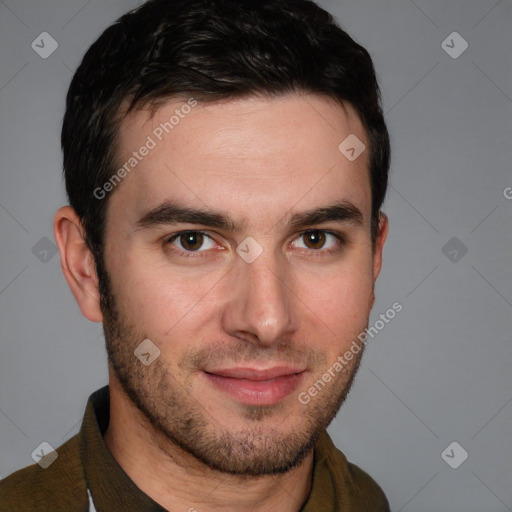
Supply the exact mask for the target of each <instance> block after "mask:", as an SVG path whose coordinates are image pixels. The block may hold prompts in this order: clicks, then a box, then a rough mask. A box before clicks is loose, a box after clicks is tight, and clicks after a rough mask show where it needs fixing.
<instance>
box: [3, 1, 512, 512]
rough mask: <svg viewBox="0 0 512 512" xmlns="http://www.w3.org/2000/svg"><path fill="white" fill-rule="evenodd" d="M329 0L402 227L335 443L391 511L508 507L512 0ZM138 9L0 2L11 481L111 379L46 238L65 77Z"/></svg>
mask: <svg viewBox="0 0 512 512" xmlns="http://www.w3.org/2000/svg"><path fill="white" fill-rule="evenodd" d="M321 3H322V5H323V6H324V7H326V8H327V9H329V10H330V11H331V12H332V13H333V14H335V16H336V17H337V18H338V20H339V21H340V23H341V24H342V26H343V27H344V28H345V29H346V30H347V31H348V32H349V33H350V34H351V35H353V36H354V37H355V38H356V40H358V41H359V42H360V43H361V44H363V45H364V46H365V47H367V48H368V50H369V51H370V53H371V54H372V56H373V58H374V61H375V65H376V68H377V72H378V75H379V78H380V83H381V86H382V92H383V98H384V107H385V111H386V112H387V122H388V126H389V129H390V132H391V136H392V143H393V150H394V152H393V163H392V174H391V187H390V190H389V195H388V198H387V201H386V203H385V208H384V210H385V211H386V212H387V214H388V215H389V218H390V221H391V230H390V235H389V239H388V242H387V247H386V248H385V251H384V268H383V270H382V274H381V276H380V278H379V281H378V286H377V297H378V298H377V301H376V304H375V307H374V311H373V314H372V316H371V318H370V324H373V323H374V322H375V321H376V320H377V319H378V316H379V314H380V313H384V312H385V311H386V309H387V308H388V307H390V306H391V304H392V303H393V302H395V301H398V302H400V303H401V304H403V307H404V309H403V311H402V312H401V313H399V314H398V315H397V316H396V317H395V319H393V320H392V321H391V322H390V323H389V324H387V325H386V326H385V328H384V329H382V330H381V332H380V333H379V335H378V336H376V337H375V339H373V340H371V342H370V343H369V345H368V351H367V353H366V356H365V359H364V362H363V365H362V367H361V370H360V373H359V375H358V377H357V379H356V382H355V386H354V388H353V390H352V391H351V394H350V396H349V398H348V400H347V402H346V404H345V405H344V406H343V408H342V409H341V412H340V414H339V415H338V417H337V418H336V420H335V421H334V422H333V423H332V425H331V426H330V428H329V432H330V434H331V435H332V437H333V438H334V441H335V442H336V444H337V445H338V446H339V447H340V448H341V449H342V450H343V451H344V452H345V453H346V455H347V456H348V458H349V459H351V460H352V461H354V462H356V463H357V464H358V465H360V466H361V467H363V468H364V469H365V470H367V471H368V472H369V473H370V474H371V475H372V476H373V477H374V478H375V479H376V480H377V481H378V482H379V483H380V484H381V485H382V487H383V488H384V490H385V492H386V493H387V495H388V497H389V500H390V503H391V506H392V509H393V510H394V511H401V510H403V511H404V512H407V511H411V512H412V511H417V512H435V511H439V512H441V511H443V512H446V511H450V512H453V511H464V512H498V511H505V510H512V508H511V507H512V435H511V434H512V403H511V402H512V385H511V384H512V372H511V363H512V343H511V341H512V340H511V332H512V329H511V327H512V325H511V318H512V315H511V313H512V265H511V263H512V262H511V255H512V247H511V246H512V237H511V231H512V230H511V225H512V224H511V220H512V200H511V199H507V197H506V195H509V197H510V196H512V189H509V188H507V187H512V173H511V170H510V162H511V156H512V155H511V144H510V136H511V133H512V99H511V98H512V87H511V84H512V81H511V78H512V76H511V75H512V66H511V57H510V55H511V51H512V45H511V39H512V35H511V34H512V31H511V30H510V26H511V21H512V3H511V1H510V0H501V1H496V0H472V1H468V0H458V1H455V0H454V1H440V0H429V1H427V0H414V1H412V0H389V1H386V2H384V1H382V0H380V1H379V0H365V1H356V0H350V1H340V0H337V1H327V0H326V1H323V2H321ZM136 5H138V2H136V1H135V0H132V1H128V0H108V1H100V0H93V1H89V2H87V1H84V0H67V1H66V2H64V1H63V0H44V1H43V0H37V1H36V0H1V1H0V28H1V30H0V34H1V35H0V69H1V76H0V116H1V126H0V133H1V145H0V155H1V157H0V173H1V188H0V230H1V240H2V245H1V267H0V308H1V310H0V311H1V313H0V314H1V327H2V329H1V340H2V341H1V345H0V351H1V352H0V433H1V434H0V454H1V456H0V477H5V476H6V475H7V474H9V473H11V472H12V471H14V470H15V469H17V468H19V467H22V466H25V465H28V464H31V463H32V462H33V461H32V459H31V453H32V451H33V450H34V449H35V448H36V447H37V446H38V445H39V444H40V443H41V442H42V441H47V442H49V443H50V444H51V445H52V446H54V447H58V446H59V445H60V444H62V443H63V442H64V441H66V440H67V439H69V438H70V437H71V436H72V435H74V434H75V433H76V432H77V431H78V429H79V424H80V421H81V418H82V414H83V410H84V406H85V402H86V399H87V397H88V396H89V394H90V393H91V392H92V391H93V390H95V389H97V388H99V387H100V386H102V385H104V384H105V383H106V382H107V371H106V356H105V352H104V347H103V336H102V331H101V326H100V325H97V324H92V323H90V322H88V321H87V320H86V319H84V318H83V317H82V316H81V314H80V312H79V309H78V307H77V306H76V304H75V301H74V299H73V297H72V295H71V292H70V291H69V289H68V287H67V284H66V282H65V280H64V278H63V276H62V274H61V270H60V263H59V257H58V255H56V254H53V252H52V249H54V248H55V246H54V245H53V242H52V243H50V242H49V240H51V241H53V240H54V238H53V232H52V218H53V214H54V212H55V210H56V209H57V208H58V207H59V206H60V205H62V204H64V203H65V195H64V188H63V183H62V180H61V165H62V164H61V154H60V146H59V132H60V125H61V120H62V115H63V111H64V110H63V109H64V98H65V94H66V91H67V87H68V85H69V81H70V79H71V76H72V73H73V71H74V70H75V68H76V67H77V65H78V63H79V61H80V59H81V57H82V55H83V52H84V51H85V49H86V48H87V47H88V46H89V45H90V44H91V43H92V42H93V41H94V40H95V39H96V38H97V37H98V35H99V34H100V33H101V31H102V30H103V29H104V28H105V27H106V26H107V25H109V24H110V23H111V22H113V21H114V20H115V19H116V18H117V17H118V16H119V15H121V14H122V13H123V12H124V11H126V10H128V9H129V8H132V7H135V6H136ZM43 31H47V32H49V33H50V34H51V35H52V37H53V38H55V40H56V41H57V42H58V45H59V46H58V48H57V50H56V51H55V52H54V53H53V54H52V55H51V56H49V57H48V58H47V59H43V58H41V57H40V56H39V55H38V54H37V53H36V52H35V51H34V50H33V49H32V48H31V43H32V41H34V40H36V42H37V41H40V38H38V36H39V34H41V33H42V32H43ZM454 31H457V32H458V33H460V34H461V36H462V37H463V38H464V40H466V41H467V43H468V45H469V47H468V48H467V50H466V51H465V52H464V53H462V54H461V55H460V56H459V57H458V58H456V59H454V58H452V57H450V56H449V55H448V53H447V52H446V51H445V50H444V49H443V47H442V42H443V41H444V40H445V39H446V38H447V36H449V34H451V33H452V32H454ZM446 45H448V46H452V47H453V48H451V51H452V52H453V51H459V50H460V49H461V48H462V46H461V44H460V41H459V40H457V39H453V38H452V39H450V38H448V40H447V42H446V43H445V45H444V46H446ZM45 48H46V49H48V48H49V46H48V44H46V45H45ZM507 191H508V192H507ZM44 237H47V238H48V239H49V240H45V239H44ZM452 237H456V238H457V240H455V241H452V242H451V243H450V244H449V245H448V246H447V247H445V244H447V242H448V241H449V240H450V239H452ZM41 239H43V240H42V241H41ZM36 244H37V245H36ZM452 244H455V245H452ZM34 247H35V248H34ZM443 247H445V248H444V250H443ZM464 247H467V253H466V254H463V249H464ZM454 250H455V251H456V252H453V251H454ZM45 251H46V252H45ZM461 255H462V257H461ZM453 441H456V442H457V443H459V444H460V445H461V446H462V447H463V448H464V449H465V450H466V451H467V452H468V454H469V457H468V459H467V460H466V461H465V462H464V463H463V464H462V465H460V467H459V468H458V469H452V468H451V467H450V466H449V465H448V464H447V463H446V462H445V461H444V460H443V458H442V457H441V453H442V452H443V450H444V449H445V448H446V447H447V446H448V445H449V444H450V443H451V442H453ZM460 453H461V452H460V449H459V448H457V449H456V450H455V451H454V452H450V456H451V457H450V458H451V460H452V461H454V460H455V461H456V460H457V459H458V457H459V456H460Z"/></svg>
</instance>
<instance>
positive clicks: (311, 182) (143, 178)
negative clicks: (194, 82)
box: [109, 94, 371, 224]
mask: <svg viewBox="0 0 512 512" xmlns="http://www.w3.org/2000/svg"><path fill="white" fill-rule="evenodd" d="M349 136H350V137H354V136H355V137H357V139H358V140H359V141H361V143H363V144H364V145H365V146H366V148H368V147H369V146H368V141H367V137H366V133H365V130H364V128H363V126H362V123H361V121H360V119H359V117H358V116H357V114H356V112H355V110H354V109H353V107H351V106H350V105H341V104H339V103H338V102H335V101H333V100H330V99H327V98H324V97H321V96H317V95H298V94H294V95H288V96H283V97H279V98H272V99H270V98H255V97H252V98H243V99H236V100H228V101H223V102H214V103H208V104H205V103H201V102H197V101H195V100H193V99H190V98H189V99H187V98H185V99H180V100H173V101H170V102H168V103H167V104H165V105H164V106H162V107H160V108H159V109H158V110H157V111H156V112H155V113H154V115H153V116H151V115H150V112H149V111H148V110H138V111H134V112H132V113H131V114H130V115H129V116H127V117H126V118H125V119H124V121H123V122H122V124H121V126H120V129H119V145H118V152H117V157H118V161H117V164H118V166H119V167H122V166H123V165H124V166H125V168H126V169H127V170H128V169H129V172H127V173H125V177H124V178H123V181H122V183H120V185H119V186H118V188H117V189H116V190H115V193H112V196H111V197H110V198H109V201H110V203H111V204H110V205H109V210H112V214H115V212H116V210H118V209H120V208H122V210H123V212H124V216H125V219H126V220H127V221H129V222H131V223H135V222H136V220H137V219H138V218H140V216H141V215H142V214H143V213H144V212H145V211H147V210H148V209H151V208H154V207H155V206H157V205H158V204H161V203H163V202H165V201H169V200H171V201H177V202H180V203H182V204H185V205H191V206H192V205H195V206H201V207H202V208H211V209H215V210H217V211H218V210H222V211H228V212H230V214H231V215H232V216H233V217H234V218H236V217H238V218H243V219H244V220H245V219H251V217H254V221H255V222H256V220H257V221H258V222H259V223H261V224H263V223H265V222H266V221H268V222H271V221H273V222H275V221H276V217H277V218H280V217H282V215H283V214H284V213H285V212H286V211H289V210H290V209H291V208H294V207H295V206H296V208H295V210H297V211H300V209H301V208H303V209H306V208H307V207H311V206H317V205H322V204H327V203H329V202H331V203H332V202H333V201H334V200H339V199H340V198H342V199H344V200H347V201H350V202H352V203H353V204H356V205H357V206H358V207H359V208H360V209H361V211H362V212H363V213H364V216H365V217H366V216H367V215H368V216H369V208H370V204H371V193H370V181H369V170H368V160H369V155H368V153H369V152H368V151H367V150H365V151H363V153H362V154H361V155H360V156H359V157H358V158H356V159H355V160H353V161H351V160H349V159H348V158H347V157H346V156H345V155H344V154H343V153H342V152H341V151H340V149H339V146H340V143H342V142H343V141H344V140H345V139H346V138H347V137H349ZM349 140H352V139H349ZM127 163H128V165H127ZM131 164H133V165H131Z"/></svg>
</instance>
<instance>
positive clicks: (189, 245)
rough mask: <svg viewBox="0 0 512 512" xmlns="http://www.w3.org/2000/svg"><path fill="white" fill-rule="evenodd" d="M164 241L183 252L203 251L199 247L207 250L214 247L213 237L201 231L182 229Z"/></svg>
mask: <svg viewBox="0 0 512 512" xmlns="http://www.w3.org/2000/svg"><path fill="white" fill-rule="evenodd" d="M166 243H167V244H170V245H172V246H174V247H177V248H178V249H180V250H182V251H185V252H203V251H202V250H201V251H200V250H199V249H201V248H203V250H207V249H213V248H214V247H215V242H214V241H213V238H212V237H211V236H209V235H207V234H206V233H203V232H202V231H182V232H181V233H176V234H175V235H172V236H171V237H169V238H168V239H167V240H166ZM205 243H206V247H205Z"/></svg>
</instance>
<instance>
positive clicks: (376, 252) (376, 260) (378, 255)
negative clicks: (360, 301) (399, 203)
mask: <svg viewBox="0 0 512 512" xmlns="http://www.w3.org/2000/svg"><path fill="white" fill-rule="evenodd" d="M388 229H389V221H388V217H387V215H386V214H385V213H383V212H380V214H379V228H378V231H377V237H376V239H375V246H374V248H373V288H374V289H375V281H377V277H379V274H380V269H381V268H382V251H383V249H384V243H385V242H386V238H387V236H388ZM374 302H375V291H374V290H372V295H371V304H370V308H372V307H373V303H374Z"/></svg>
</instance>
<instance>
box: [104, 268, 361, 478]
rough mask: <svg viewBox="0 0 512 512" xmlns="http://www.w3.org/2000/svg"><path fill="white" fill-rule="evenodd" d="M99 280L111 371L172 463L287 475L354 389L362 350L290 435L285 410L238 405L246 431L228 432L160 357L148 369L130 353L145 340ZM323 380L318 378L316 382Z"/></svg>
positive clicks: (305, 408)
mask: <svg viewBox="0 0 512 512" xmlns="http://www.w3.org/2000/svg"><path fill="white" fill-rule="evenodd" d="M98 276H99V278H100V295H101V310H102V313H103V318H104V320H103V331H104V334H105V341H106V349H107V354H108V361H109V364H110V366H111V368H112V369H113V371H114V374H115V376H116V378H117V380H118V382H119V384H120V385H121V387H122V389H123V391H124V392H125V394H126V395H127V397H128V398H129V399H130V400H131V402H132V403H133V404H134V405H135V406H136V407H137V408H138V410H139V411H140V412H141V413H142V416H143V418H144V419H145V420H147V423H148V424H149V425H151V426H152V428H153V429H154V431H155V439H156V438H163V439H165V440H166V441H168V443H166V444H167V446H162V443H158V444H159V448H160V449H163V450H164V451H165V452H167V453H168V454H169V455H170V456H171V457H172V453H173V451H174V452H176V447H179V448H180V449H181V450H183V452H185V453H186V454H189V455H191V456H192V457H194V458H195V459H196V460H198V461H200V462H202V463H203V464H204V465H206V466H207V467H208V468H210V469H213V470H216V471H220V472H222V473H229V474H232V475H240V476H244V475H245V476H252V477H256V476H264V475H273V474H282V473H286V472H288V471H290V470H291V469H292V468H295V467H297V466H298V465H299V464H300V463H301V462H302V461H303V460H304V458H305V457H306V456H307V455H308V453H310V451H311V450H312V449H313V448H314V446H315V444H316V442H317V440H318V438H319V437H320V435H321V434H322V433H323V432H324V431H325V430H326V428H327V426H328V425H329V424H330V423H331V421H332V420H333V419H334V417H335V416H336V414H337V413H338V411H339V409H340V407H341V405H342V403H343V402H344V400H345V398H346V396H347V394H348V392H349V390H350V388H351V386H352V383H353V380H354V377H355V375H356V373H357V370H358V368H359V364H360V361H361V357H362V353H363V350H361V353H360V354H358V357H355V358H354V359H353V360H352V361H351V364H350V365H347V366H346V367H345V368H344V369H343V371H341V372H339V374H338V376H337V379H333V381H332V382H331V383H330V386H325V388H323V389H322V390H321V391H320V392H319V394H318V396H317V397H315V400H312V401H311V402H310V403H309V404H307V405H303V404H301V405H300V406H299V407H301V408H302V410H301V414H300V416H299V418H300V423H298V424H296V425H293V426H292V427H291V429H290V430H289V431H286V432H284V431H282V430H279V429H278V428H277V427H279V424H280V423H282V422H284V421H288V413H287V412H286V410H284V409H283V407H282V404H277V405H275V406H243V405H242V404H237V409H236V410H237V411H238V412H239V415H241V416H242V418H243V420H244V423H246V424H247V426H246V427H244V428H242V429H238V430H236V431H230V430H229V429H228V428H227V426H226V425H222V424H220V423H219V422H218V421H217V420H216V419H215V418H213V416H212V415H211V414H210V413H209V412H208V411H207V410H206V408H205V407H203V406H202V404H201V403H200V402H199V401H198V400H197V399H196V398H195V397H194V396H193V394H192V393H191V392H190V391H189V390H188V389H187V387H186V384H182V383H181V382H179V381H178V380H177V379H176V378H175V376H174V375H172V373H171V372H169V370H168V368H167V366H166V363H165V361H164V360H163V358H162V357H159V358H157V359H156V360H155V361H154V362H153V363H152V364H151V365H150V366H144V365H143V364H142V363H141V362H140V361H139V360H138V359H137V358H136V357H135V355H134V352H133V351H134V349H135V348H136V347H137V345H138V344H139V343H140V342H141V341H142V340H143V339H145V338H146V336H144V335H143V334H142V333H138V332H137V329H136V327H135V326H133V325H131V323H130V322H129V321H128V320H127V318H126V317H125V316H124V315H123V314H122V311H121V310H120V309H118V307H117V300H116V299H115V297H114V295H113V293H112V289H111V283H110V277H109V275H108V273H107V272H106V270H103V271H102V272H101V273H100V272H98ZM317 360H318V358H317ZM320 377H321V374H320V375H319V376H317V378H320ZM316 380H317V379H316V378H315V381H316ZM280 411H282V414H279V412H280Z"/></svg>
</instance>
